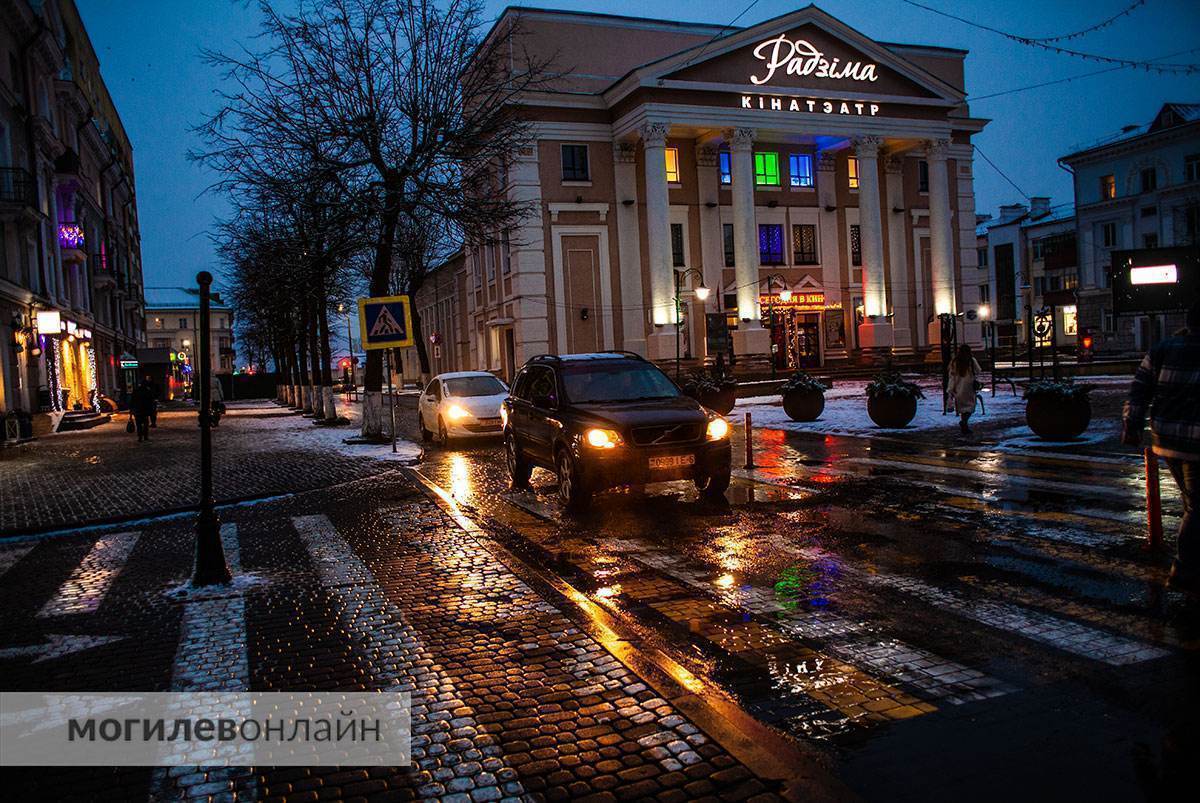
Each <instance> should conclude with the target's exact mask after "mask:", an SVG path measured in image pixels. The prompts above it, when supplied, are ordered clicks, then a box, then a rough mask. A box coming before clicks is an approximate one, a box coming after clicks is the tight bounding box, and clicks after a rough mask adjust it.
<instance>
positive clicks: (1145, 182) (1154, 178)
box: [1142, 167, 1158, 192]
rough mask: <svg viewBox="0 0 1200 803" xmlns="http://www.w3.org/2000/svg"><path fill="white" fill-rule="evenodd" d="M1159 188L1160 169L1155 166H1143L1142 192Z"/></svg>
mask: <svg viewBox="0 0 1200 803" xmlns="http://www.w3.org/2000/svg"><path fill="white" fill-rule="evenodd" d="M1156 189H1158V171H1157V170H1155V169H1154V168H1153V167H1144V168H1142V192H1154V191H1155V190H1156Z"/></svg>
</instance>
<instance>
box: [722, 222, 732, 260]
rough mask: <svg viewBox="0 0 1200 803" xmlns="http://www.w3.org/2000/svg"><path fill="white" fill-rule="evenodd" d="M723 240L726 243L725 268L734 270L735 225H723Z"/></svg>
mask: <svg viewBox="0 0 1200 803" xmlns="http://www.w3.org/2000/svg"><path fill="white" fill-rule="evenodd" d="M721 239H722V240H723V241H724V244H725V267H727V268H732V267H734V266H735V264H736V261H735V259H734V255H733V224H732V223H723V224H721Z"/></svg>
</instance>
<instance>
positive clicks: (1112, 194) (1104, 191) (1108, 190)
mask: <svg viewBox="0 0 1200 803" xmlns="http://www.w3.org/2000/svg"><path fill="white" fill-rule="evenodd" d="M1116 197H1117V180H1116V179H1115V178H1113V177H1112V176H1101V177H1100V200H1101V201H1108V200H1111V199H1113V198H1116Z"/></svg>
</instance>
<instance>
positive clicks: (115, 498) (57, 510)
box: [0, 402, 387, 534]
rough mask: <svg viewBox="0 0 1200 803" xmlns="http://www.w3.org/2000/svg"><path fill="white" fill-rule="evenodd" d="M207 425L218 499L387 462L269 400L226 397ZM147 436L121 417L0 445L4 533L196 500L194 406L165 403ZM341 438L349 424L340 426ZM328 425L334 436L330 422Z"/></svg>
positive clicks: (315, 483)
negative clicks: (327, 438)
mask: <svg viewBox="0 0 1200 803" xmlns="http://www.w3.org/2000/svg"><path fill="white" fill-rule="evenodd" d="M228 409H229V412H228V414H227V415H226V416H225V417H224V418H222V420H221V425H220V426H219V427H218V428H217V429H215V430H213V443H214V466H213V483H214V489H213V490H214V494H215V496H216V498H217V500H218V501H223V500H234V499H248V498H255V497H261V496H269V495H272V494H280V493H289V492H294V491H301V490H307V489H312V488H323V487H326V486H328V485H332V484H335V483H338V482H345V481H347V480H352V479H358V478H361V477H366V476H370V475H371V474H373V473H376V472H378V471H380V470H382V469H383V468H385V467H386V465H387V464H386V463H383V462H379V461H374V460H369V459H368V460H364V459H361V458H355V457H350V456H346V455H342V454H337V453H330V452H328V451H326V452H325V453H322V454H317V453H315V452H314V451H313V450H312V448H311V445H309V444H307V443H304V442H303V439H304V438H306V437H308V436H310V435H311V434H312V430H313V429H314V425H313V423H312V421H310V420H308V419H305V418H303V417H301V416H299V415H294V414H291V413H289V412H288V411H287V410H286V409H283V408H280V407H278V406H277V405H274V404H272V403H269V402H258V403H253V402H250V403H235V402H234V403H230V404H229V408H228ZM150 432H151V440H150V442H149V443H141V444H140V443H138V442H137V438H136V437H135V436H133V435H129V434H126V432H125V418H124V417H118V418H114V419H113V421H111V422H110V423H108V424H105V425H102V426H99V427H96V428H94V429H90V430H83V431H79V432H67V433H63V434H60V435H53V436H48V437H44V438H40V439H39V440H37V441H33V442H31V443H29V444H26V445H24V446H22V447H19V448H16V449H0V533H4V534H11V533H14V532H32V531H41V530H46V529H51V528H56V527H66V526H73V525H79V524H83V523H87V522H92V521H104V520H112V519H115V518H131V517H135V516H138V515H146V514H152V513H158V512H161V511H167V510H174V509H178V508H181V507H187V506H190V505H194V504H195V503H196V501H197V498H198V488H197V483H198V479H197V478H198V476H199V460H200V458H199V451H198V444H199V434H198V429H197V424H196V413H195V410H191V409H189V410H186V411H183V410H180V411H164V412H161V413H160V414H159V416H158V428H157V429H152V430H151V431H150ZM337 432H339V433H344V434H343V435H342V437H348V436H350V435H353V434H354V430H353V428H343V429H339V430H338V431H337ZM327 434H329V435H332V436H335V437H336V435H335V433H334V432H332V431H330V432H328V433H327Z"/></svg>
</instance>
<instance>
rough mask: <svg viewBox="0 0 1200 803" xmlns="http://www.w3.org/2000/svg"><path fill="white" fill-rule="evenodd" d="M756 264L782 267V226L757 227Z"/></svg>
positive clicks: (767, 225) (771, 224) (764, 225)
mask: <svg viewBox="0 0 1200 803" xmlns="http://www.w3.org/2000/svg"><path fill="white" fill-rule="evenodd" d="M758 262H759V264H761V265H783V264H785V263H784V261H783V226H781V225H780V224H778V223H761V224H759V227H758Z"/></svg>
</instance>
